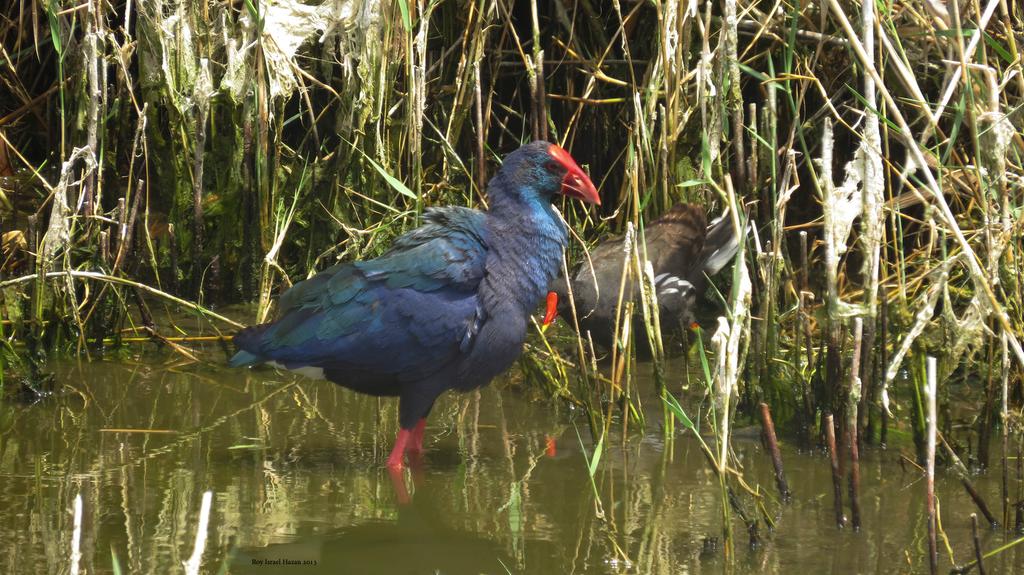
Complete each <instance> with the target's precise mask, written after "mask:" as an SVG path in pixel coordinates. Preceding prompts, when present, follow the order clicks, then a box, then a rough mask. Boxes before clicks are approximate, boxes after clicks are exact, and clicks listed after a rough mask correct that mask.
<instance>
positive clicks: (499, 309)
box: [231, 141, 600, 469]
mask: <svg viewBox="0 0 1024 575" xmlns="http://www.w3.org/2000/svg"><path fill="white" fill-rule="evenodd" d="M559 194H563V195H566V196H569V197H573V198H578V199H580V200H583V201H585V202H591V203H595V204H598V205H600V197H599V196H598V194H597V189H596V188H595V187H594V184H593V182H591V181H590V178H589V177H587V175H586V173H585V172H584V171H583V170H582V169H581V168H580V167H579V165H577V164H576V162H575V161H574V160H573V159H572V156H570V155H569V153H568V152H566V151H565V150H563V149H562V148H560V147H558V146H556V145H554V144H550V143H548V142H543V141H537V142H532V143H530V144H526V145H524V146H522V147H520V148H519V149H518V150H516V151H515V152H513V153H511V154H509V155H508V157H507V158H505V161H504V163H503V165H502V167H501V169H500V170H499V171H498V173H497V174H495V176H494V177H493V178H492V179H491V181H490V182H489V184H488V186H487V197H488V201H489V204H490V205H489V209H488V210H487V211H479V210H473V209H469V208H460V207H446V208H433V209H429V210H426V211H425V212H424V214H423V225H421V226H420V227H418V228H416V229H414V230H412V231H410V232H408V233H406V234H404V235H402V236H401V237H399V238H398V239H396V240H395V242H394V243H393V244H392V246H391V248H390V249H389V250H388V251H387V252H386V253H384V255H382V256H381V257H379V258H377V259H373V260H367V261H358V262H351V263H341V264H337V265H334V266H332V267H330V268H327V269H325V270H324V271H322V272H320V273H318V274H317V275H316V276H314V277H312V278H310V279H308V280H306V281H303V282H300V283H298V284H295V286H294V287H292V288H291V289H290V290H288V291H287V292H286V293H285V294H284V295H283V296H281V300H280V302H279V308H280V313H279V317H278V319H277V320H275V321H273V322H270V323H265V324H261V325H257V326H253V327H249V328H246V329H244V330H242V331H240V332H239V333H238V334H236V335H235V337H234V342H235V345H237V346H238V348H239V350H240V351H238V353H236V354H235V356H234V357H233V358H231V365H232V366H235V367H240V366H251V365H257V364H261V363H267V364H271V365H274V366H277V367H283V368H286V369H290V370H293V371H297V372H299V373H302V374H304V375H307V376H311V377H318V378H325V379H327V380H329V381H332V382H334V383H336V384H338V385H342V386H344V387H347V388H349V389H352V390H355V391H357V392H360V393H365V394H369V395H377V396H397V397H398V398H399V404H398V405H399V407H398V412H399V417H398V419H399V425H400V430H399V432H398V437H397V438H396V440H395V446H394V448H393V449H392V451H391V454H390V456H389V457H388V460H387V465H388V467H390V468H392V469H400V468H401V467H402V464H403V457H404V455H405V452H406V451H407V450H408V451H411V452H414V453H416V454H418V453H420V452H421V451H422V447H423V446H422V442H423V428H424V425H425V424H426V417H427V415H428V414H429V413H430V410H431V408H432V407H433V405H434V401H435V400H436V399H437V397H438V396H439V395H440V394H441V393H442V392H444V391H445V390H447V389H456V390H459V391H469V390H472V389H476V388H478V387H480V386H483V385H486V384H487V383H488V382H490V381H491V379H493V378H494V377H495V376H497V375H498V374H500V373H502V372H504V371H505V370H506V369H508V367H509V366H511V365H512V363H513V362H514V361H515V360H516V358H517V357H519V354H520V353H521V351H522V347H523V342H524V341H525V339H526V330H527V324H528V318H529V315H530V313H531V311H533V310H534V309H535V308H536V306H537V304H538V302H539V301H540V300H541V298H542V297H543V296H544V294H545V293H547V290H548V285H549V283H550V282H551V281H552V280H553V279H554V278H555V277H556V276H557V275H558V273H559V270H560V269H561V265H562V254H563V252H564V250H565V246H566V243H567V232H566V229H565V226H564V225H563V224H562V222H561V220H560V218H559V217H558V215H557V214H556V212H555V210H554V208H553V207H552V205H551V203H552V201H553V200H554V199H555V198H556V197H557V196H558V195H559Z"/></svg>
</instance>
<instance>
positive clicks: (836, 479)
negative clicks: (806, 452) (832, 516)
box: [821, 413, 846, 529]
mask: <svg viewBox="0 0 1024 575" xmlns="http://www.w3.org/2000/svg"><path fill="white" fill-rule="evenodd" d="M821 425H822V426H823V427H824V428H825V440H826V442H827V446H828V456H829V462H830V463H831V467H832V502H833V505H834V507H835V512H836V527H839V528H840V529H842V528H843V527H844V526H846V515H845V514H844V513H843V478H842V477H843V476H842V474H841V473H840V472H839V452H838V449H837V447H836V427H835V421H834V418H833V417H832V414H831V413H829V414H827V415H826V416H825V417H824V418H822V420H821Z"/></svg>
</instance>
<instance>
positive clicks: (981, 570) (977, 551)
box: [971, 513, 985, 575]
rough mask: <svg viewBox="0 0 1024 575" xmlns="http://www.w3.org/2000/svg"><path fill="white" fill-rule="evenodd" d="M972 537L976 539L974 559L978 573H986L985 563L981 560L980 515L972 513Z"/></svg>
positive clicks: (982, 574) (983, 574)
mask: <svg viewBox="0 0 1024 575" xmlns="http://www.w3.org/2000/svg"><path fill="white" fill-rule="evenodd" d="M971 538H972V539H973V540H974V560H975V561H976V562H977V565H978V573H980V574H981V575H985V564H984V563H982V561H981V539H980V538H978V515H977V514H976V513H971Z"/></svg>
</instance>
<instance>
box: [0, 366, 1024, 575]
mask: <svg viewBox="0 0 1024 575" xmlns="http://www.w3.org/2000/svg"><path fill="white" fill-rule="evenodd" d="M49 369H50V370H52V371H53V372H54V374H55V377H56V380H57V382H58V383H59V384H61V385H62V386H63V387H62V389H63V391H62V392H61V393H59V394H56V395H55V396H53V397H50V398H47V399H45V400H44V401H41V402H38V403H35V404H32V405H21V404H17V403H13V402H0V514H2V518H3V521H0V572H2V573H41V572H45V573H70V572H71V571H72V568H73V564H74V563H73V558H72V544H71V542H72V538H73V533H74V523H75V521H74V512H73V511H74V507H75V504H74V502H75V499H76V497H78V496H80V497H81V501H82V514H81V523H80V536H79V540H78V541H79V550H80V557H79V558H78V568H79V570H80V572H82V573H112V572H113V570H114V568H113V566H114V561H115V559H114V557H116V561H117V564H118V565H119V566H120V568H121V571H122V572H125V573H168V572H182V571H183V570H184V567H183V565H184V564H185V562H187V561H189V559H190V558H192V557H193V550H194V548H195V544H196V535H197V530H198V528H199V523H200V509H201V506H202V497H203V493H204V492H206V491H212V493H213V496H212V501H211V505H210V516H209V525H208V530H207V534H206V535H207V538H206V541H205V549H204V551H203V552H202V554H201V555H200V556H199V561H198V565H199V571H200V572H203V573H221V572H229V573H274V572H281V573H314V572H317V571H313V570H312V569H313V568H312V567H311V566H308V565H306V566H304V565H284V563H283V562H282V564H281V565H268V564H267V563H266V562H264V563H263V564H261V565H260V564H254V563H253V559H266V560H271V559H275V560H276V559H288V560H291V561H306V560H316V561H317V569H318V570H321V571H323V572H332V573H334V572H356V573H373V572H381V573H384V572H386V573H403V572H408V573H435V572H440V573H462V572H466V573H507V572H511V573H531V574H532V573H542V574H543V573H558V574H564V573H673V574H674V573H720V572H729V571H731V572H737V573H744V572H763V573H792V572H796V571H797V570H802V571H804V572H808V573H874V572H921V571H923V570H927V563H926V561H925V560H924V556H925V553H924V549H925V547H926V545H925V543H924V533H925V525H924V520H923V515H922V509H923V497H922V495H923V491H924V489H923V486H922V485H921V484H920V482H919V475H918V474H917V473H916V472H915V471H913V470H911V469H908V470H902V469H901V468H900V467H899V465H898V464H897V463H896V461H897V458H896V454H895V453H894V451H889V452H878V451H874V450H867V451H866V452H865V453H863V454H862V464H863V469H862V483H863V491H864V493H863V494H862V507H863V517H864V525H865V528H864V531H863V532H862V533H860V534H854V533H851V532H848V531H847V532H840V531H837V530H836V529H835V528H834V526H833V523H832V508H831V479H830V476H829V469H828V464H827V461H826V459H824V458H823V457H822V456H821V455H820V454H804V455H801V454H798V453H796V452H794V451H792V450H784V453H783V457H784V459H785V461H786V468H787V473H788V476H789V482H790V487H791V489H792V490H793V492H794V499H793V502H792V503H791V504H789V505H782V504H781V503H779V502H778V501H777V500H775V499H774V498H773V497H771V495H774V491H773V490H774V480H773V476H772V469H771V464H770V462H769V461H768V458H767V457H766V455H765V454H764V453H763V452H762V450H761V447H760V446H759V444H758V443H757V442H756V441H755V440H744V439H742V438H741V439H739V440H737V441H736V444H735V451H736V455H737V458H738V462H739V465H740V466H742V469H743V473H744V474H745V476H746V477H747V481H748V483H750V484H751V485H760V486H761V488H762V489H766V490H767V491H766V493H768V494H769V496H768V504H767V510H768V512H769V513H771V514H773V515H774V516H775V518H776V519H777V530H776V531H775V532H773V533H765V532H762V533H761V537H762V539H761V541H762V543H761V546H760V547H759V548H757V549H747V548H745V547H744V546H743V545H742V544H740V545H738V553H737V557H738V558H737V561H736V564H735V565H733V566H732V567H731V568H730V567H729V566H728V565H726V564H725V562H724V561H723V560H722V559H721V558H720V557H719V556H718V555H716V554H715V553H713V552H712V553H710V554H707V555H704V556H702V549H704V546H705V542H711V541H714V540H715V538H719V537H720V536H721V510H720V507H719V505H720V502H719V495H718V493H719V492H718V484H717V479H716V478H715V476H714V475H713V474H712V472H711V471H710V470H709V468H708V466H707V463H706V461H705V460H704V458H703V456H702V454H701V453H700V450H699V448H698V447H697V445H696V444H695V443H694V442H693V441H691V440H688V439H686V438H683V437H680V438H677V439H676V440H675V441H673V442H670V443H669V444H668V445H666V444H665V443H664V442H663V438H662V435H661V433H660V431H659V430H658V429H656V428H655V425H654V424H653V423H652V424H650V428H649V429H648V430H647V433H646V434H640V433H631V434H630V435H629V436H628V437H626V438H622V437H621V435H620V434H619V433H618V432H617V431H616V432H615V433H613V434H612V436H610V437H609V438H608V440H607V442H606V445H605V446H604V452H603V455H602V459H601V464H600V465H599V466H598V467H597V469H596V473H595V475H594V481H593V483H591V481H590V477H589V475H588V472H587V463H586V459H585V457H584V454H583V450H584V449H585V450H587V452H590V451H592V450H593V446H592V445H591V442H590V441H589V432H588V431H586V424H585V422H584V418H582V417H577V416H576V414H574V413H573V412H572V411H570V410H569V409H567V408H566V407H565V406H563V405H560V404H554V405H553V404H552V403H550V402H546V401H537V400H536V398H533V397H532V396H531V393H530V392H529V391H528V390H525V389H524V388H523V387H522V386H520V385H516V384H514V383H512V382H509V381H507V380H506V381H503V382H500V383H498V385H495V386H491V387H489V388H486V389H484V390H483V391H482V392H480V393H479V394H476V395H468V396H446V397H445V398H444V399H443V401H442V402H440V403H439V404H438V406H437V407H436V408H435V413H434V415H433V416H432V417H431V420H430V426H429V427H428V428H427V435H426V437H427V441H426V444H427V450H426V454H425V458H424V461H423V463H422V466H419V467H418V468H417V469H416V471H415V473H413V472H409V473H408V474H407V475H404V476H402V477H401V478H400V481H399V483H398V484H397V485H399V486H400V487H399V488H398V489H396V483H395V481H393V478H392V477H390V476H389V474H388V473H387V471H386V470H385V469H384V468H383V462H384V459H385V458H386V457H387V453H388V449H389V447H390V441H391V438H392V437H393V436H394V433H395V431H396V430H395V426H396V423H395V421H396V414H395V406H394V404H393V403H392V402H390V401H388V400H378V399H377V398H370V397H363V396H359V395H356V394H353V393H350V392H348V391H346V390H343V389H340V388H337V387H335V386H332V385H330V384H326V383H317V382H309V381H303V380H298V379H296V378H294V377H293V376H290V375H283V374H278V373H276V372H274V371H245V370H228V369H222V368H219V367H217V366H216V365H198V364H183V363H178V362H177V360H175V359H169V358H168V357H166V356H156V355H154V356H142V357H136V358H129V359H124V360H121V361H116V362H113V361H103V362H94V363H84V362H83V363H61V364H56V365H51V366H49ZM512 377H515V376H512ZM653 404H654V403H653V398H645V399H644V405H645V406H648V405H653ZM650 411H655V410H650ZM574 421H575V422H576V423H577V424H578V425H579V426H580V429H579V433H580V435H579V436H577V431H576V430H575V429H574ZM616 429H617V428H616ZM578 437H582V439H583V441H582V443H581V441H580V439H578ZM997 475H998V474H992V476H982V477H979V478H977V481H976V485H977V486H978V488H979V489H980V490H982V492H983V493H985V494H986V495H987V497H988V498H989V501H990V505H997V502H998V496H997V494H998V493H999V483H998V481H999V478H998V477H997ZM403 487H404V489H405V490H406V491H407V494H406V495H407V497H404V496H403V494H402V489H401V488H403ZM937 492H938V494H939V497H940V504H941V509H942V519H943V527H944V529H945V533H946V535H947V537H948V540H949V544H950V547H951V549H952V550H953V552H954V554H955V558H956V559H957V560H959V561H963V562H966V561H967V560H969V559H970V558H971V556H972V551H971V547H970V531H969V523H968V520H967V517H968V515H969V513H971V512H972V511H973V508H972V506H971V503H970V501H969V499H968V498H967V496H966V495H965V494H964V493H963V490H962V488H961V487H960V486H959V484H958V483H957V482H956V480H955V478H953V477H947V476H945V475H941V476H940V479H939V482H938V485H937ZM595 494H596V495H595ZM735 529H736V530H737V531H738V532H741V531H742V526H741V525H739V523H738V522H737V524H736V526H735ZM1007 540H1008V538H1007V537H1005V536H1004V535H1003V533H1002V531H985V532H984V533H983V541H982V545H983V546H984V548H985V549H993V548H995V547H997V546H999V545H1000V544H1002V543H1003V542H1005V541H1007ZM943 561H944V562H945V563H946V564H948V557H943ZM347 566H358V568H351V567H347ZM1021 567H1024V554H1022V553H1021V552H1020V551H1018V550H1017V549H1013V550H1010V551H1008V552H1006V553H1004V554H1003V555H1002V556H1001V557H1000V558H999V559H998V560H992V561H991V562H990V572H995V571H1001V572H1008V571H1012V570H1013V569H1014V568H1018V569H1019V568H1021Z"/></svg>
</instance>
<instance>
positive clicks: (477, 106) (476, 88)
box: [473, 62, 487, 196]
mask: <svg viewBox="0 0 1024 575" xmlns="http://www.w3.org/2000/svg"><path fill="white" fill-rule="evenodd" d="M483 110H484V101H483V95H482V92H481V90H480V63H479V62H478V63H476V64H473V115H474V116H475V119H476V189H477V193H478V194H480V195H481V196H482V195H483V193H484V188H485V187H486V186H487V162H486V161H485V160H484V112H483Z"/></svg>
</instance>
